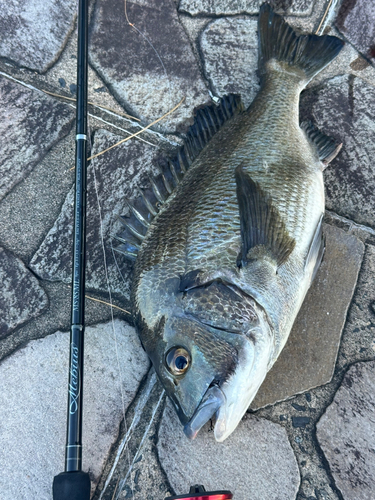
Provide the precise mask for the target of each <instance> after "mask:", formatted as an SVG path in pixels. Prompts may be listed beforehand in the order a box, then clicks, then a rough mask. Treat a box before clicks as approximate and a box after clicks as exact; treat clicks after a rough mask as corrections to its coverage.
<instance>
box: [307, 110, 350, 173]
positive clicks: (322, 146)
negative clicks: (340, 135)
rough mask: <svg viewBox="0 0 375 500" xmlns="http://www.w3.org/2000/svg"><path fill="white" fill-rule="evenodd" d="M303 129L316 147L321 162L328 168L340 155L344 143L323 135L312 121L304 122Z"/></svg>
mask: <svg viewBox="0 0 375 500" xmlns="http://www.w3.org/2000/svg"><path fill="white" fill-rule="evenodd" d="M301 129H302V130H304V132H305V133H306V135H307V137H308V139H309V140H310V141H311V142H312V143H313V144H314V145H315V146H316V148H317V150H318V155H319V160H320V161H322V162H323V163H324V165H326V166H327V165H328V163H330V162H331V161H332V160H333V159H334V158H335V157H336V155H337V154H338V153H339V151H340V149H341V147H342V143H341V144H339V143H337V142H336V140H335V139H333V138H332V137H329V136H328V135H325V134H323V132H321V131H320V130H319V129H318V127H317V126H316V125H314V124H313V122H312V121H310V120H306V121H304V122H302V123H301Z"/></svg>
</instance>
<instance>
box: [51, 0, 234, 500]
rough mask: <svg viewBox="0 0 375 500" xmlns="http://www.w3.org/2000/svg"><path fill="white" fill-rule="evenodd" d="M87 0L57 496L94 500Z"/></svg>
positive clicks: (209, 498)
mask: <svg viewBox="0 0 375 500" xmlns="http://www.w3.org/2000/svg"><path fill="white" fill-rule="evenodd" d="M87 68H88V0H79V4H78V49H77V107H76V153H75V201H74V230H73V269H72V294H71V328H70V357H69V386H68V409H67V429H66V448H65V471H64V472H62V473H60V474H58V475H57V476H55V477H54V480H53V500H90V490H91V485H90V477H89V474H88V473H87V472H83V471H82V402H83V390H82V389H83V348H84V330H85V322H84V319H85V318H84V316H85V268H86V184H87V80H88V78H87ZM232 498H233V495H232V494H231V492H230V491H211V492H206V490H205V488H204V486H202V485H195V486H192V487H191V488H190V491H189V493H188V494H187V495H182V496H181V495H180V496H175V497H168V498H166V499H165V500H177V499H180V500H231V499H232Z"/></svg>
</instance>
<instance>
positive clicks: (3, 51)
mask: <svg viewBox="0 0 375 500" xmlns="http://www.w3.org/2000/svg"><path fill="white" fill-rule="evenodd" d="M271 3H273V5H274V6H275V8H276V9H277V10H278V11H279V12H281V13H283V14H284V15H286V16H287V18H288V20H289V22H290V23H291V24H292V25H293V26H295V27H298V28H300V29H301V30H307V31H309V32H311V31H314V30H316V29H317V27H318V25H319V22H320V20H321V18H322V15H323V13H324V10H325V8H326V6H327V4H328V1H326V0H310V1H306V0H288V1H279V0H274V1H273V2H271ZM260 4H261V1H259V0H239V1H236V2H229V1H228V0H215V1H208V0H194V1H190V0H189V1H187V0H180V1H179V2H178V1H177V0H176V1H173V0H159V1H158V2H152V1H151V0H138V1H128V2H126V12H125V8H124V1H123V0H96V2H95V3H94V2H91V5H90V14H91V17H90V49H89V50H90V67H89V79H90V80H89V96H90V101H91V102H93V103H94V104H95V105H94V104H92V105H90V107H89V112H90V116H89V121H90V134H91V153H90V154H96V153H99V152H101V151H103V150H104V149H106V148H107V147H109V146H111V145H113V144H115V143H116V142H118V141H119V140H121V139H123V138H125V137H127V136H128V135H130V134H131V133H134V132H136V131H139V130H140V127H141V126H142V125H146V124H148V123H150V122H151V121H153V120H156V119H157V118H159V117H160V116H162V115H163V114H164V113H166V112H168V111H169V110H170V109H171V108H173V107H174V106H175V105H176V104H178V102H179V101H180V100H181V99H182V98H183V97H185V100H184V102H183V104H182V105H181V106H180V107H179V108H178V110H177V111H176V112H175V113H173V114H171V115H170V116H168V117H167V118H166V119H164V120H162V121H160V122H159V123H158V124H157V125H155V126H154V127H152V129H150V130H148V131H147V132H144V133H142V134H141V135H139V136H138V137H137V138H134V139H132V140H130V141H128V142H125V143H123V144H121V145H120V146H118V147H116V148H113V149H111V150H110V151H109V152H107V153H105V154H103V155H101V156H98V157H97V158H95V159H94V160H93V161H92V162H91V164H90V166H89V171H88V222H87V227H88V256H87V261H88V262H87V287H88V291H87V293H88V295H89V296H90V298H88V299H87V301H86V308H87V312H86V318H87V319H86V321H87V324H88V327H87V335H86V338H87V347H86V353H85V354H86V360H87V361H86V365H85V386H84V387H85V389H84V391H85V392H84V395H85V396H84V397H85V406H84V413H85V415H84V468H85V470H88V471H89V472H90V475H91V479H92V493H93V498H94V499H99V498H101V499H103V500H110V499H112V498H116V499H125V498H134V499H136V500H141V499H142V500H144V499H150V500H163V499H164V498H165V497H166V496H168V495H169V494H174V493H175V494H183V493H187V491H188V490H189V486H190V485H191V484H194V483H197V482H200V483H203V484H205V486H206V488H210V489H230V490H232V491H233V492H234V494H235V495H234V499H235V500H265V499H270V500H271V499H275V500H276V499H285V500H292V499H298V500H302V499H308V500H328V499H329V500H352V499H353V500H354V499H355V500H362V499H366V500H370V499H372V498H375V483H374V476H375V448H374V442H375V417H374V415H375V413H374V409H375V408H374V407H375V400H374V391H375V387H374V380H375V378H374V377H375V341H374V333H375V291H374V286H373V283H374V276H375V222H374V211H375V194H374V193H375V174H374V168H373V158H374V156H375V122H374V116H375V104H374V103H375V67H374V65H375V45H374V44H375V42H374V33H375V0H341V1H338V2H333V5H334V9H333V10H332V13H331V15H330V17H329V19H328V26H327V27H326V28H325V32H326V33H330V34H335V35H336V36H339V37H341V38H342V39H344V40H345V41H346V42H347V43H346V45H345V47H344V49H343V50H342V52H341V53H340V55H339V56H338V58H337V60H336V61H335V62H334V63H333V64H332V65H330V66H329V67H328V68H326V69H325V70H324V71H323V72H322V73H321V74H320V75H319V76H318V77H317V78H316V79H315V80H313V81H312V82H311V83H310V84H309V86H308V88H307V89H306V91H304V92H303V94H302V97H301V118H303V119H304V118H311V119H313V120H314V121H315V122H316V123H317V125H318V126H319V127H320V128H321V129H322V130H323V131H325V132H326V133H328V134H330V135H332V136H333V137H335V138H336V139H338V140H340V141H341V142H343V149H342V152H341V153H340V155H339V156H338V157H337V158H336V159H335V160H334V161H333V162H332V164H331V165H330V167H329V168H327V170H326V171H325V186H326V194H327V201H326V204H327V211H326V216H325V227H324V230H325V234H326V241H327V251H326V255H325V258H324V261H323V264H322V266H321V268H320V270H319V273H318V275H317V278H316V281H315V282H314V285H313V287H312V288H311V290H310V291H309V293H308V296H307V297H306V301H305V303H304V305H303V307H302V309H301V311H300V314H299V316H298V318H297V320H296V323H295V325H294V328H293V331H292V333H291V336H290V339H289V341H288V344H287V346H286V347H285V349H284V351H283V352H282V354H281V356H280V358H279V359H278V361H277V362H276V364H275V365H274V367H273V369H272V370H271V372H270V373H269V376H268V377H267V379H266V380H265V382H264V384H263V386H262V387H261V389H260V391H259V393H258V395H257V397H256V399H255V400H254V402H253V404H252V405H251V408H250V409H249V412H248V413H247V414H246V416H245V417H244V419H243V421H242V422H241V423H240V425H239V427H238V429H237V430H236V431H235V432H234V433H233V435H232V436H231V437H230V438H229V439H228V440H227V441H225V442H224V443H223V444H218V443H216V442H215V441H214V439H213V435H212V432H211V428H210V424H207V425H206V426H205V427H204V428H203V429H202V431H201V433H200V434H199V435H198V438H197V439H196V441H194V442H189V441H187V439H186V438H185V437H184V435H183V434H182V432H181V426H180V425H179V423H178V421H177V419H176V416H175V414H174V412H173V411H171V407H170V405H169V404H168V403H167V402H166V400H165V396H164V394H163V391H162V389H161V386H160V384H159V382H158V381H157V379H156V376H155V374H154V373H153V371H152V369H150V364H149V361H148V359H147V358H146V356H145V354H144V352H143V350H142V348H141V346H140V343H139V340H138V338H137V336H136V334H135V331H134V328H133V327H132V326H131V325H132V319H131V316H130V314H129V313H128V312H127V311H128V310H129V283H130V280H131V271H132V270H131V266H130V265H129V264H128V263H127V262H126V261H125V260H124V259H121V258H119V257H116V254H114V252H113V251H112V237H111V235H112V234H113V233H116V231H117V228H118V226H117V224H118V222H116V215H119V214H124V213H125V212H126V204H125V201H124V200H125V198H132V197H134V196H136V190H137V188H138V187H146V186H147V182H148V181H147V176H148V175H149V174H152V173H153V172H155V171H156V170H155V168H156V163H157V160H158V158H160V156H164V155H166V154H167V153H168V152H169V151H171V150H172V149H173V148H174V147H175V146H177V145H178V144H179V143H180V142H181V137H182V135H183V133H184V132H185V131H186V129H187V127H188V125H190V124H191V123H192V121H191V119H192V115H193V110H194V108H195V107H196V106H200V105H204V104H205V103H209V102H212V100H214V101H215V98H216V97H219V96H222V95H224V94H225V93H228V92H235V93H240V94H241V96H242V99H243V101H244V102H245V104H246V105H248V104H250V102H251V100H252V99H253V98H254V96H255V95H256V92H257V90H258V78H257V73H256V70H257V52H258V51H257V37H256V26H257V13H258V10H259V6H260ZM128 21H129V22H130V23H132V24H133V25H134V26H133V27H132V26H130V25H129V23H128ZM0 31H1V33H2V35H3V36H2V37H1V41H0V101H1V105H0V117H1V119H0V136H1V138H2V140H1V143H0V150H1V155H0V158H1V160H0V161H1V167H0V168H1V176H0V278H1V285H2V286H1V287H0V307H1V316H0V381H1V382H0V449H1V450H2V453H1V454H0V492H1V493H0V498H1V499H4V500H33V499H35V498H38V499H42V500H50V499H51V498H52V494H51V485H52V480H53V476H54V475H55V474H57V473H58V472H60V471H62V469H63V462H64V440H65V405H66V396H67V394H66V392H67V362H68V359H67V358H68V342H69V341H68V338H69V333H68V330H69V314H70V288H69V283H70V266H71V235H72V210H73V208H72V200H73V198H72V193H73V191H72V189H73V187H72V185H73V172H72V170H71V169H72V167H73V162H74V104H73V103H72V102H71V101H69V100H66V99H62V98H59V97H56V96H54V95H50V94H48V92H49V93H52V94H59V95H61V96H66V97H69V98H72V97H74V95H75V90H76V85H75V83H76V82H75V80H76V76H75V71H76V2H75V1H73V0H66V1H65V2H58V1H51V2H48V4H47V3H46V2H43V1H42V0H20V1H15V0H11V1H8V2H6V3H4V5H3V6H2V9H1V12H0ZM46 92H47V93H46ZM105 108H110V110H111V111H109V110H107V109H105ZM128 114H130V115H132V116H133V118H131V117H128V116H127V115H128ZM102 237H103V244H102ZM106 270H107V275H108V281H107V278H106ZM109 289H110V292H111V294H112V300H113V304H114V306H116V307H114V308H113V309H112V311H111V308H110V307H109V306H108V305H106V304H104V303H103V302H97V301H94V300H93V299H99V300H101V301H104V302H108V301H109ZM112 313H113V316H114V319H113V320H112ZM124 413H125V415H126V418H125V423H124V419H123V415H124Z"/></svg>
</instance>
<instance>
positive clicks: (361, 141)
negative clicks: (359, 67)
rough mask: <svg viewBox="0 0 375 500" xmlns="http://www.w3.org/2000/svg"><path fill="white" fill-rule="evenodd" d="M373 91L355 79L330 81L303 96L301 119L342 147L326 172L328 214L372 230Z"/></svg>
mask: <svg viewBox="0 0 375 500" xmlns="http://www.w3.org/2000/svg"><path fill="white" fill-rule="evenodd" d="M374 115H375V88H374V87H373V86H370V85H369V84H367V83H366V82H364V81H363V80H361V79H360V78H358V77H355V76H354V75H344V76H338V77H335V78H332V79H331V80H328V81H327V82H325V83H324V85H322V86H319V87H317V88H312V89H310V90H308V91H306V92H305V93H304V94H303V97H302V99H301V116H302V118H303V119H305V118H310V119H312V120H313V121H314V122H315V123H316V124H317V125H318V127H319V128H321V130H322V131H324V132H325V133H326V134H328V135H331V136H332V137H334V138H335V139H337V140H338V141H340V142H342V143H343V148H342V150H341V152H340V154H339V155H338V156H337V158H335V160H334V161H333V162H332V163H331V164H330V165H329V167H328V168H327V169H326V170H325V173H324V184H325V187H326V206H327V208H328V209H329V210H333V211H334V212H336V213H338V214H339V215H342V216H344V217H347V218H349V219H351V220H354V221H355V222H357V223H360V224H365V225H368V226H371V227H374V206H375V178H374V173H373V158H374V156H375V124H374V120H373V117H374Z"/></svg>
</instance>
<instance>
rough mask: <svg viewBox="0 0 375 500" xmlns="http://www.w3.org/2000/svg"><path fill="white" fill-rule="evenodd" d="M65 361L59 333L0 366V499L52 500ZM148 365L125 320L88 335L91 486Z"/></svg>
mask: <svg viewBox="0 0 375 500" xmlns="http://www.w3.org/2000/svg"><path fill="white" fill-rule="evenodd" d="M114 331H115V332H116V333H115V335H116V345H117V346H116V345H115V340H114ZM116 350H117V353H118V362H119V366H120V368H121V373H119V368H118V362H117V355H116ZM68 356H69V333H68V332H56V333H54V334H52V335H50V336H48V337H46V338H44V339H39V340H34V341H32V342H30V343H29V344H28V345H27V346H26V347H24V348H23V349H20V350H19V351H17V352H16V353H15V354H13V355H12V356H11V357H8V358H7V359H5V360H4V361H3V362H2V363H1V364H0V378H1V381H2V385H1V390H0V422H1V433H0V446H1V450H2V453H1V455H0V468H1V474H0V489H1V495H2V498H7V499H8V498H9V499H10V498H12V499H14V500H25V499H27V500H29V499H30V500H31V499H34V498H38V499H51V498H52V481H53V477H54V475H56V474H58V473H59V472H61V471H62V470H63V466H64V451H65V450H64V448H65V425H66V424H65V422H66V415H65V413H66V400H67V399H66V398H67V373H68ZM148 367H149V361H148V359H147V356H146V354H145V353H144V351H143V349H142V347H141V345H140V342H139V340H138V337H137V335H136V333H135V331H134V329H133V328H131V327H130V326H128V325H127V324H126V323H125V322H122V321H119V320H116V321H115V322H114V324H113V326H112V323H111V322H110V323H105V324H100V325H96V326H94V327H89V328H87V329H86V337H85V374H84V410H83V412H84V415H83V450H84V451H83V469H84V470H86V471H87V470H89V472H90V476H91V479H92V481H93V483H92V486H93V488H94V487H95V485H96V483H97V482H98V480H99V478H100V475H101V472H102V469H103V466H104V464H105V461H106V459H107V457H108V454H109V451H110V448H111V446H112V445H113V443H114V442H115V440H116V439H117V436H118V432H119V425H120V421H121V419H122V418H123V405H124V408H125V409H126V408H127V407H128V405H129V403H130V402H131V401H132V399H133V398H134V396H135V393H136V391H137V389H138V386H139V384H140V381H141V380H142V378H143V377H144V375H145V374H146V372H147V370H148ZM121 381H122V382H121ZM121 387H122V394H121ZM122 395H123V398H124V401H123V403H122Z"/></svg>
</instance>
